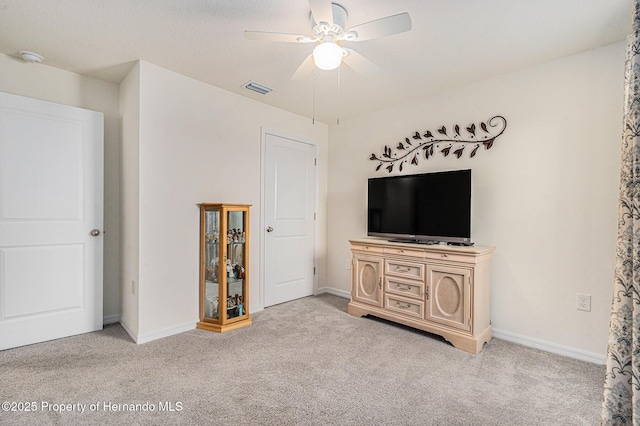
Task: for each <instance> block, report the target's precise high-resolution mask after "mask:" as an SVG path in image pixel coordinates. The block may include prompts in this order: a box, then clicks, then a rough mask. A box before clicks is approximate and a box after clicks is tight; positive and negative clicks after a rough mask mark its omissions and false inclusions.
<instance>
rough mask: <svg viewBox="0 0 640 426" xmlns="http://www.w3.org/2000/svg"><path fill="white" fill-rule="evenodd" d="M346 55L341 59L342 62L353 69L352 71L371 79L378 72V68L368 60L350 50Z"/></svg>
mask: <svg viewBox="0 0 640 426" xmlns="http://www.w3.org/2000/svg"><path fill="white" fill-rule="evenodd" d="M345 50H346V51H347V53H348V54H347V55H345V56H344V57H343V58H342V62H344V63H345V64H347V65H348V66H350V67H351V68H353V70H354V71H356V72H358V73H360V74H362V75H364V76H365V77H371V76H372V75H374V74H375V73H377V72H378V71H380V68H378V67H377V66H375V65H374V64H373V63H372V62H371V61H370V60H368V59H367V58H365V57H364V56H362V55H361V54H359V53H358V52H356V51H355V50H352V49H347V48H345Z"/></svg>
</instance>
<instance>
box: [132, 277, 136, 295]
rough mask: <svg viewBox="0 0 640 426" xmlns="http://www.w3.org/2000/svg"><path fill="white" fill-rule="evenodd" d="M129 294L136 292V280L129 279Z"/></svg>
mask: <svg viewBox="0 0 640 426" xmlns="http://www.w3.org/2000/svg"><path fill="white" fill-rule="evenodd" d="M131 294H136V282H135V280H131Z"/></svg>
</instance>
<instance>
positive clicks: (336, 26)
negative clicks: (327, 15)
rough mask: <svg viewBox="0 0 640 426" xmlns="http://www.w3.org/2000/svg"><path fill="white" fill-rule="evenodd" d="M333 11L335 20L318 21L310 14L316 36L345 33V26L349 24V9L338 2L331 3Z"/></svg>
mask: <svg viewBox="0 0 640 426" xmlns="http://www.w3.org/2000/svg"><path fill="white" fill-rule="evenodd" d="M331 11H332V12H333V22H326V23H323V22H316V20H315V18H314V17H313V14H309V19H310V20H311V29H312V30H313V34H314V35H315V36H316V37H321V36H323V35H327V34H330V35H333V36H340V35H342V34H343V33H344V28H345V26H346V25H347V17H348V16H349V15H348V13H347V10H346V9H345V8H344V7H342V6H340V5H339V4H337V3H331Z"/></svg>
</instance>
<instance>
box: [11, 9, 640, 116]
mask: <svg viewBox="0 0 640 426" xmlns="http://www.w3.org/2000/svg"><path fill="white" fill-rule="evenodd" d="M337 3H339V4H341V5H342V6H343V7H344V8H345V9H346V10H347V11H348V14H349V17H348V21H347V25H346V26H347V27H348V28H349V27H352V26H354V25H357V24H360V23H363V22H367V21H371V20H374V19H377V18H380V17H384V16H388V15H393V14H397V13H401V12H408V13H409V14H410V15H411V19H412V22H413V29H412V30H411V31H409V32H406V33H402V34H396V35H393V36H389V37H385V38H382V39H376V40H369V41H361V42H349V43H345V46H348V47H350V48H353V49H355V50H357V51H358V52H359V53H361V54H362V55H364V56H365V57H366V58H367V59H369V60H370V61H372V62H373V63H375V64H376V65H377V66H378V67H379V68H380V72H379V73H377V74H376V75H375V76H373V77H363V76H360V75H358V74H356V73H355V72H353V71H352V70H351V69H350V68H348V67H346V66H344V65H343V66H342V67H341V69H340V72H338V71H318V72H316V73H315V77H314V76H313V75H312V76H309V77H308V78H306V79H303V80H300V81H292V80H290V77H291V75H292V74H293V73H294V72H295V71H296V69H297V67H298V65H299V64H300V63H301V62H302V61H303V60H304V59H305V57H306V56H307V55H308V54H309V53H311V50H312V49H313V45H310V44H298V43H273V42H264V41H251V40H246V39H245V38H244V34H243V31H244V30H258V31H273V32H286V33H295V34H304V35H310V34H311V27H310V24H309V6H308V3H307V1H306V0H253V1H250V0H233V1H232V0H100V1H98V0H47V1H43V0H0V52H2V53H6V54H9V55H13V56H18V51H19V50H32V51H35V52H38V53H40V54H41V55H43V56H44V57H45V61H44V64H46V65H49V66H53V67H57V68H62V69H65V70H69V71H73V72H77V73H80V74H84V75H88V76H92V77H95V78H99V79H103V80H107V81H110V82H114V83H119V82H120V81H121V80H122V79H123V78H124V76H125V75H126V74H127V72H128V71H129V70H130V69H131V67H132V66H133V64H134V63H135V61H136V60H138V59H142V60H145V61H148V62H151V63H153V64H156V65H159V66H161V67H164V68H167V69H170V70H173V71H175V72H178V73H180V74H184V75H187V76H190V77H193V78H195V79H198V80H201V81H204V82H207V83H210V84H212V85H215V86H218V87H221V88H224V89H226V90H229V91H232V92H235V93H238V94H240V95H243V96H247V97H250V98H253V99H256V100H259V101H261V102H264V103H267V104H271V105H274V106H277V107H279V108H282V109H285V110H288V111H292V112H294V113H296V114H300V115H303V116H307V117H312V116H313V115H315V118H316V120H319V121H322V122H325V123H333V122H335V120H336V118H337V117H340V118H341V119H346V118H349V117H353V116H357V115H360V114H362V113H365V112H368V111H371V110H375V109H379V108H382V107H385V106H387V105H392V104H396V103H399V102H403V101H405V100H408V99H412V98H416V97H423V96H427V95H429V94H430V93H434V92H436V91H440V90H443V89H447V88H450V87H456V86H461V85H464V84H468V83H471V82H473V81H478V80H482V79H486V78H490V77H492V76H496V75H500V74H503V73H506V72H510V71H513V70H516V69H520V68H525V67H529V66H532V65H535V64H538V63H542V62H546V61H550V60H553V59H557V58H561V57H564V56H567V55H571V54H574V53H578V52H582V51H586V50H589V49H592V48H596V47H600V46H604V45H607V44H610V43H613V42H617V41H620V40H623V39H624V38H625V36H626V35H627V34H628V33H629V32H630V29H631V9H632V1H631V0H535V1H533V0H394V1H388V0H338V1H337ZM620 69H621V71H620V72H621V73H622V72H623V71H622V70H623V64H620ZM0 78H2V76H1V75H0ZM249 80H253V81H256V82H258V83H260V84H263V85H266V86H269V87H271V88H273V89H274V90H273V92H272V93H270V94H268V95H259V94H257V93H254V92H250V91H248V90H246V89H244V88H243V87H242V85H243V83H246V82H247V81H249ZM338 87H339V89H338ZM314 98H315V100H314ZM314 105H315V108H314ZM314 110H315V111H314Z"/></svg>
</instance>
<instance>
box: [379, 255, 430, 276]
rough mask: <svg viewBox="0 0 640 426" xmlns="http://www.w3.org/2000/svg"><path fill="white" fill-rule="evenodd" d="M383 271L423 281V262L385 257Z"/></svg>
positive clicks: (387, 273)
mask: <svg viewBox="0 0 640 426" xmlns="http://www.w3.org/2000/svg"><path fill="white" fill-rule="evenodd" d="M384 273H385V274H386V275H395V276H397V277H404V278H410V279H414V280H420V281H424V264H422V263H413V262H405V261H402V260H392V259H387V260H385V262H384Z"/></svg>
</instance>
